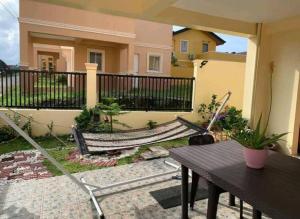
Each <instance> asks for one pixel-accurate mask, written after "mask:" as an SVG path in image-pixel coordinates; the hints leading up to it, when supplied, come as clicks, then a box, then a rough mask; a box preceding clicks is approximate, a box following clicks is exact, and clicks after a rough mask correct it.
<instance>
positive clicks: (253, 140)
mask: <svg viewBox="0 0 300 219" xmlns="http://www.w3.org/2000/svg"><path fill="white" fill-rule="evenodd" d="M261 118H262V116H260V118H259V120H258V122H257V125H256V127H255V129H254V130H251V129H243V130H240V131H238V132H234V133H232V135H231V138H232V139H234V140H236V141H237V142H239V143H240V144H242V145H243V146H244V147H247V148H251V149H256V150H262V149H264V148H265V147H267V146H268V145H270V144H273V143H276V142H278V141H279V140H280V139H281V137H283V136H284V135H286V134H287V133H282V134H273V135H271V136H266V130H267V126H266V127H265V128H264V129H263V131H262V132H261Z"/></svg>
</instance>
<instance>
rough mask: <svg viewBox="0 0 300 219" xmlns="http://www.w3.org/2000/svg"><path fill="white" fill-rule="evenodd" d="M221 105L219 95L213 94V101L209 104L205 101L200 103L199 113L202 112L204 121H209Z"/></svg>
mask: <svg viewBox="0 0 300 219" xmlns="http://www.w3.org/2000/svg"><path fill="white" fill-rule="evenodd" d="M219 106H220V103H219V102H218V101H217V95H216V94H213V95H212V96H211V101H210V103H209V104H208V105H207V104H205V103H202V104H200V106H199V110H198V113H199V114H200V116H201V118H202V119H203V120H204V122H209V121H210V119H211V118H212V117H213V116H214V114H215V113H216V111H217V109H218V108H219Z"/></svg>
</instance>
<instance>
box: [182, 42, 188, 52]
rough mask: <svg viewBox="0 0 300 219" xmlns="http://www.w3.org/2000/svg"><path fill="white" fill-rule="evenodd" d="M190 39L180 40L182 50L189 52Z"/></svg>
mask: <svg viewBox="0 0 300 219" xmlns="http://www.w3.org/2000/svg"><path fill="white" fill-rule="evenodd" d="M188 46H189V41H187V40H180V52H182V53H187V52H188Z"/></svg>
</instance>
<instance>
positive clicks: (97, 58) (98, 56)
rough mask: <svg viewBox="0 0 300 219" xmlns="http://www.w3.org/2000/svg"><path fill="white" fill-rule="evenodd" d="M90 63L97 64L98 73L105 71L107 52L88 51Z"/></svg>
mask: <svg viewBox="0 0 300 219" xmlns="http://www.w3.org/2000/svg"><path fill="white" fill-rule="evenodd" d="M88 62H89V63H97V64H98V71H102V72H104V71H105V68H104V65H105V52H104V50H96V49H88Z"/></svg>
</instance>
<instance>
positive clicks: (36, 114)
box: [0, 108, 81, 136]
mask: <svg viewBox="0 0 300 219" xmlns="http://www.w3.org/2000/svg"><path fill="white" fill-rule="evenodd" d="M13 110H14V111H16V112H18V113H21V114H23V115H25V116H32V118H33V119H34V120H35V121H38V122H39V123H43V124H44V125H41V124H37V123H34V122H33V123H32V134H33V135H34V136H41V135H46V134H47V133H49V129H48V128H47V124H50V123H51V121H53V125H54V128H53V133H55V134H59V135H63V134H70V133H71V127H72V125H74V118H75V117H76V116H77V115H79V114H80V112H81V110H50V109H49V110H48V109H43V110H35V109H13ZM0 111H1V112H5V113H6V114H9V115H13V112H12V111H9V110H7V109H4V108H0ZM25 121H26V118H25V119H24V118H22V117H21V123H24V122H25ZM3 123H4V122H3V121H2V120H1V119H0V124H2V125H3Z"/></svg>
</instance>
